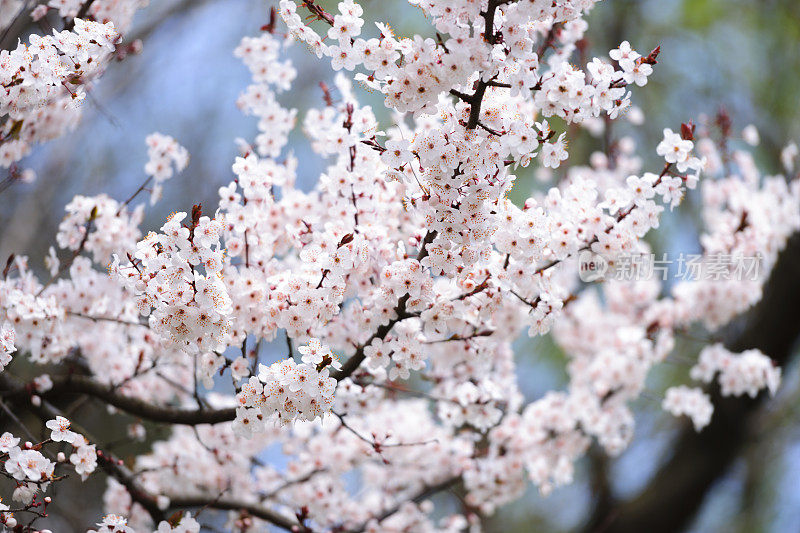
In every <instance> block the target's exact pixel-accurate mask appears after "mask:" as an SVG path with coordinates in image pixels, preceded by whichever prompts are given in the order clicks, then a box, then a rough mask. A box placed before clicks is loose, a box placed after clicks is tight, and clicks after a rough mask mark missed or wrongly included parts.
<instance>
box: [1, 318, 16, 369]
mask: <svg viewBox="0 0 800 533" xmlns="http://www.w3.org/2000/svg"><path fill="white" fill-rule="evenodd" d="M14 339H16V333H15V332H14V328H12V327H11V324H9V323H8V322H5V323H3V326H2V327H0V371H2V369H3V368H5V367H6V366H7V365H8V363H10V362H11V354H12V353H14V352H16V351H17V348H16V346H14Z"/></svg>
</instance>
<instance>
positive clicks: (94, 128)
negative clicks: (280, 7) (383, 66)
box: [0, 0, 800, 533]
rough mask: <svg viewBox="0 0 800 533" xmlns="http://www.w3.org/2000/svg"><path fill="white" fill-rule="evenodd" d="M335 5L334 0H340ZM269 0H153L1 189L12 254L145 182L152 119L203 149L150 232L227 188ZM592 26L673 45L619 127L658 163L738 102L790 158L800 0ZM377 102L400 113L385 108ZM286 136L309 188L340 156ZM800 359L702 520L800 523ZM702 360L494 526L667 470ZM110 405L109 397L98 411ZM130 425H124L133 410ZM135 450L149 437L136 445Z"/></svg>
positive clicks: (383, 16) (538, 375)
mask: <svg viewBox="0 0 800 533" xmlns="http://www.w3.org/2000/svg"><path fill="white" fill-rule="evenodd" d="M320 3H321V4H322V5H326V6H333V5H335V2H333V1H332V0H322V1H320ZM361 3H362V5H363V6H364V9H365V12H366V13H367V16H368V20H387V21H391V23H392V26H393V27H394V28H395V30H396V33H397V34H398V35H399V36H410V35H413V34H414V33H422V34H423V35H429V34H430V31H429V26H428V25H427V23H426V22H425V20H424V18H423V17H422V15H421V14H420V13H419V12H418V11H416V10H413V9H410V8H409V6H408V5H407V4H405V3H404V2H402V1H399V0H398V1H392V2H390V1H387V0H362V1H361ZM271 5H273V3H272V2H271V1H270V0H216V1H215V0H193V1H187V0H160V1H158V2H152V5H151V7H149V8H146V9H144V10H142V11H141V12H139V14H138V15H137V18H136V19H135V23H134V26H133V28H132V29H131V31H130V32H129V34H128V35H126V36H125V40H126V41H131V40H133V39H137V38H140V39H142V40H143V42H144V49H143V51H142V53H141V54H140V55H137V56H130V57H128V58H127V59H126V60H125V61H123V62H120V63H114V64H112V66H111V67H110V68H109V71H108V72H107V73H106V75H105V76H104V77H103V78H102V79H101V81H100V82H99V84H97V85H96V86H95V88H94V89H93V90H92V92H91V93H90V95H89V98H88V99H87V103H86V104H85V107H84V116H83V121H82V123H81V124H80V125H79V127H78V128H77V129H76V130H75V132H74V133H73V134H71V135H67V136H65V137H63V138H61V139H59V140H56V141H53V142H50V143H48V144H46V145H43V146H39V147H37V148H36V149H35V151H34V154H33V155H32V156H31V157H29V158H28V159H27V160H26V161H23V166H25V167H31V168H33V169H34V170H35V171H36V172H37V174H38V175H39V178H38V179H37V181H35V182H34V183H32V184H19V183H18V184H15V185H14V186H13V187H11V188H10V189H9V190H6V191H5V192H3V193H2V196H0V228H1V229H0V260H2V262H5V258H6V257H7V256H8V255H9V254H10V253H12V252H13V253H16V254H17V255H24V254H27V255H28V256H29V257H30V259H31V261H30V262H31V266H32V267H33V268H34V269H38V270H43V267H42V259H43V257H44V255H45V254H46V253H47V249H48V247H49V246H51V245H53V244H54V236H55V232H56V228H57V226H58V223H59V222H60V220H61V218H62V216H63V206H64V205H65V204H66V203H67V202H68V201H69V200H70V199H71V198H72V196H74V195H75V194H85V195H94V194H98V193H102V192H105V193H107V194H109V195H111V196H112V197H115V198H117V199H120V200H122V199H125V198H127V197H128V196H129V195H130V194H131V193H132V192H133V191H134V190H136V189H137V188H138V187H139V185H140V184H141V183H142V182H143V181H144V179H145V175H144V172H143V166H144V164H145V162H146V160H147V155H146V147H145V143H144V139H145V137H146V135H147V134H149V133H151V132H155V131H158V132H162V133H164V134H167V135H171V136H173V137H175V138H176V139H177V140H178V142H180V143H181V144H182V145H184V146H185V147H186V148H187V149H188V150H189V152H190V154H191V161H190V164H189V167H188V168H187V169H186V170H185V171H184V172H183V173H182V174H179V175H178V176H176V177H174V178H172V179H171V180H170V181H169V182H167V183H166V184H165V190H164V198H163V199H162V200H161V202H160V203H158V204H157V205H156V207H155V208H153V209H149V210H148V211H147V213H148V214H147V217H146V220H145V224H144V230H145V231H147V230H149V229H154V228H157V227H158V226H160V225H161V223H162V222H163V220H164V218H165V217H166V215H167V214H168V213H170V212H171V211H174V210H183V211H188V210H189V209H190V208H191V206H192V205H193V204H196V203H200V202H202V203H203V204H205V205H208V206H212V205H215V204H216V201H217V189H218V188H219V187H220V186H222V185H226V184H227V183H228V182H229V181H230V180H231V179H232V177H233V174H232V172H231V164H232V162H233V159H234V157H235V156H236V155H238V150H237V148H236V145H235V143H234V139H235V138H236V137H242V138H244V139H246V140H252V139H253V138H254V136H255V134H256V132H257V130H256V121H255V119H254V118H252V117H246V116H244V115H242V114H241V113H240V112H239V110H238V109H237V107H236V105H235V102H236V99H237V97H238V95H239V94H240V92H242V91H243V90H244V88H245V87H246V86H247V84H248V83H249V81H250V80H249V74H248V72H247V69H246V68H245V67H244V66H243V65H242V64H241V62H240V61H239V60H238V59H236V58H235V57H234V56H233V50H234V48H235V47H236V46H237V44H238V42H239V40H240V39H241V38H242V37H243V36H246V35H256V34H258V33H259V28H260V27H261V26H262V25H263V24H265V23H266V22H267V21H268V18H269V7H270V6H271ZM589 25H590V31H589V34H588V36H587V54H588V55H589V57H591V56H592V55H606V54H607V51H608V50H609V49H611V48H615V47H616V46H617V45H618V44H619V42H620V41H622V40H628V41H630V42H631V44H632V46H633V47H634V48H636V49H637V50H639V51H640V52H643V53H645V54H646V53H647V52H648V51H649V50H651V49H653V48H655V47H656V46H657V45H661V50H662V52H661V55H660V57H659V65H658V66H657V67H656V70H655V75H654V76H652V77H651V81H650V83H649V84H648V86H647V87H645V88H643V89H637V90H635V91H634V103H635V104H636V105H638V106H639V107H641V108H642V109H643V110H644V111H645V114H646V122H645V124H644V127H642V128H638V129H636V131H633V129H632V128H631V127H630V126H622V127H621V128H620V131H615V135H621V134H623V133H624V134H631V135H633V136H634V137H635V138H636V139H637V141H638V142H639V144H640V148H641V149H640V153H641V154H642V155H643V157H644V159H645V167H646V168H654V165H658V158H657V156H656V154H655V145H656V144H657V142H658V141H659V140H660V138H661V136H662V133H661V131H662V129H663V128H664V127H671V128H673V129H676V128H677V127H678V126H679V125H680V123H681V122H685V121H688V120H689V119H694V120H695V121H697V120H698V119H699V118H700V117H701V116H702V115H713V114H714V113H716V112H717V111H718V109H719V108H720V107H722V106H724V108H726V109H727V111H728V113H729V114H730V116H731V117H732V119H733V122H734V129H735V130H736V131H739V130H741V128H743V127H744V126H746V125H748V124H751V123H752V124H755V125H756V126H757V127H758V129H759V131H760V133H761V139H762V143H761V145H760V146H759V147H758V148H757V149H756V151H757V152H756V153H757V161H758V162H759V164H760V166H761V168H762V169H763V170H764V171H765V172H767V173H778V172H779V171H780V163H779V153H780V150H781V148H782V147H783V146H784V145H785V144H786V143H787V142H788V141H789V140H790V139H795V140H798V139H800V120H798V119H799V118H800V106H799V105H798V99H799V98H800V89H799V88H800V2H797V0H607V1H605V2H601V3H600V4H598V5H597V7H596V8H595V9H594V10H593V11H592V13H591V14H590V16H589ZM366 31H371V30H369V29H367V30H366ZM290 56H291V57H292V59H293V61H294V63H295V67H296V68H297V70H298V72H299V77H298V80H297V81H296V82H295V85H294V87H293V90H292V91H291V93H289V94H284V95H282V96H281V97H280V100H281V102H282V103H283V105H285V106H289V107H297V108H298V109H300V111H301V114H300V117H301V120H302V116H303V110H305V109H308V108H309V107H315V106H320V105H321V101H322V92H321V90H320V89H319V82H321V81H326V82H328V83H329V84H330V82H331V79H332V77H333V75H332V72H331V70H330V67H329V66H328V65H327V63H326V62H324V61H321V60H317V58H316V57H315V56H313V55H311V54H309V53H308V52H307V51H306V49H305V48H304V47H302V46H298V47H294V48H293V49H292V51H291V53H290ZM357 90H358V91H359V94H360V95H362V96H363V101H365V102H369V103H371V104H372V105H373V107H374V108H375V109H376V110H382V105H381V102H380V98H378V97H377V95H374V94H368V93H366V92H365V91H361V90H360V89H357ZM378 115H379V117H380V118H381V119H383V120H384V124H385V123H386V122H385V120H386V118H387V114H386V113H384V112H382V111H380V112H379V113H378ZM626 128H627V129H626ZM579 135H580V138H571V141H572V142H571V145H570V148H571V150H570V151H571V161H573V162H574V163H583V162H585V161H587V158H588V155H589V153H590V152H591V151H593V150H597V149H599V148H601V146H602V145H601V141H600V140H598V139H594V138H591V137H589V136H588V134H586V133H579ZM288 148H289V149H290V150H292V151H294V152H295V154H297V155H298V156H300V157H299V159H300V170H299V172H298V174H299V179H298V184H299V186H300V187H301V188H304V189H308V188H310V187H312V186H313V184H314V183H315V182H316V180H317V177H318V175H319V172H320V170H321V169H322V168H323V164H324V161H321V160H319V159H316V158H315V157H314V156H313V154H311V152H310V150H309V148H308V146H307V144H306V142H305V140H304V138H303V135H302V132H301V131H300V128H297V130H296V131H295V133H293V136H292V137H291V139H290V145H289V147H288ZM648 163H652V165H648ZM529 174H530V173H529ZM534 188H541V184H539V183H538V182H537V181H536V180H535V179H534V178H533V176H532V175H524V176H523V177H522V179H521V180H520V181H519V182H518V184H517V185H516V186H515V189H514V193H515V195H516V196H517V199H521V198H525V197H527V196H528V195H529V194H530V193H531V191H532V190H533V189H534ZM691 204H692V202H687V205H688V206H691ZM695 205H696V204H695ZM695 220H696V213H692V212H691V207H684V208H683V209H682V210H677V211H675V212H674V213H671V214H668V215H667V220H666V221H665V229H666V231H665V232H664V233H661V234H660V235H659V237H658V240H657V241H654V242H653V243H652V244H653V246H654V247H655V249H656V250H657V251H658V250H665V249H669V250H675V249H677V250H678V251H683V252H694V251H696V250H698V249H699V245H698V244H697V229H696V225H695V222H694V221H695ZM684 344H685V345H681V346H679V347H678V349H679V350H682V351H684V352H685V353H686V355H687V358H690V357H692V356H693V355H694V354H695V353H696V352H697V351H698V350H699V348H700V345H699V344H698V343H696V342H695V343H692V342H691V340H687V341H686V342H685V343H684ZM517 351H518V354H519V356H518V362H519V365H520V369H521V370H520V386H521V387H522V390H523V392H524V393H525V394H526V396H527V397H528V398H529V399H531V400H532V399H536V398H538V397H540V396H541V395H542V394H544V392H546V391H547V390H549V389H552V388H554V387H555V388H558V387H561V386H563V385H564V383H565V377H566V376H565V373H564V357H563V354H561V353H560V351H559V349H558V348H557V347H556V346H555V345H554V344H553V343H552V342H551V341H550V340H549V339H548V338H542V339H539V340H536V341H530V340H528V339H524V340H520V341H519V343H518V346H517ZM795 367H796V365H795V364H790V365H789V366H788V367H786V368H784V382H783V385H782V388H781V391H780V393H779V394H778V396H777V397H776V398H775V399H773V400H771V401H770V402H769V403H768V404H767V405H766V406H764V408H763V409H761V410H760V411H759V412H758V413H757V416H756V417H755V418H754V419H753V420H754V421H753V420H751V422H752V424H751V425H752V426H753V427H752V428H749V429H748V432H749V433H748V438H747V440H746V444H745V445H744V446H743V447H742V448H741V453H740V454H739V456H738V458H737V459H736V460H735V461H734V463H733V467H732V468H730V469H728V470H727V471H726V473H725V474H724V475H722V476H720V477H719V478H718V479H717V480H716V481H715V482H714V484H713V486H712V488H711V490H710V491H709V492H708V494H707V496H706V497H705V499H704V500H703V504H702V507H701V509H700V512H699V514H698V515H697V516H696V517H695V518H694V520H693V521H692V525H691V527H690V530H691V531H703V532H705V531H726V532H728V531H734V532H760V531H776V532H783V531H798V530H800V484H798V482H797V479H800V439H798V437H800V418H798V417H797V416H796V415H797V414H798V412H797V411H798V407H800V387H799V386H798V372H797V370H796V368H795ZM687 370H688V365H687V367H680V366H669V365H662V367H661V368H660V369H659V370H658V371H656V372H655V373H654V374H653V375H652V376H651V378H650V381H649V382H648V392H647V393H646V394H645V396H644V397H643V398H642V399H641V400H640V401H639V402H637V404H636V406H635V407H636V411H637V418H636V420H637V428H636V437H635V441H634V443H633V444H632V446H631V447H630V448H629V449H628V450H627V451H626V452H624V453H623V454H622V455H621V456H620V457H619V458H617V459H614V460H609V459H602V458H601V457H600V455H599V454H597V456H595V454H590V457H589V458H588V459H586V460H585V461H583V462H582V463H581V464H580V465H579V466H580V468H579V472H578V477H577V480H576V482H575V483H574V484H573V485H571V486H568V487H566V488H561V489H558V490H556V491H555V492H554V493H553V494H552V495H550V496H549V497H548V498H542V497H540V496H539V495H538V493H537V491H536V490H535V489H533V488H531V489H529V491H528V493H527V494H526V496H525V497H524V498H523V499H521V500H520V501H518V502H516V503H514V504H512V505H509V506H507V507H505V508H502V509H500V510H499V511H498V513H497V514H496V516H495V517H493V518H492V519H490V520H489V521H488V522H487V530H489V531H496V532H506V533H515V532H529V531H542V532H550V531H553V532H560V531H573V530H578V529H581V528H583V527H584V526H585V524H586V523H587V520H589V517H590V516H591V513H592V509H593V508H594V507H595V506H596V505H598V501H599V499H601V498H605V497H606V496H607V493H608V491H610V492H611V493H613V494H614V495H615V497H617V498H620V499H625V498H628V497H631V496H633V495H635V494H636V493H637V492H639V491H640V490H641V489H643V488H645V487H647V486H648V485H649V484H652V483H653V479H652V478H653V476H654V473H655V472H656V470H657V468H658V466H659V465H661V464H662V463H663V462H664V461H665V460H666V459H667V458H668V457H669V453H670V445H671V444H672V443H673V442H674V440H675V439H676V438H677V435H678V432H679V431H680V430H681V426H679V425H678V423H677V422H676V421H675V420H674V419H673V418H672V417H670V416H669V415H667V414H665V413H663V412H662V411H661V408H660V403H661V398H663V391H664V389H665V388H666V387H667V386H669V385H671V384H675V383H676V382H677V381H679V380H681V379H685V376H686V374H687ZM81 408H82V409H90V408H91V407H89V406H82V407H81ZM97 414H98V415H102V414H103V413H102V412H100V410H99V409H98V413H97ZM6 422H7V421H0V424H5V423H6ZM96 425H97V427H96V428H94V429H95V431H96V432H100V433H108V432H112V433H113V432H114V431H115V429H114V428H113V426H108V417H105V416H101V417H100V418H98V421H97V424H96ZM101 426H102V427H101ZM90 429H91V428H90ZM118 431H119V432H120V433H121V434H123V435H124V425H120V428H119V430H118ZM150 435H151V437H158V436H159V435H158V433H157V432H153V433H151V434H150ZM108 440H113V438H109V439H108ZM144 446H146V444H145V445H144ZM125 451H126V452H127V453H134V452H136V451H137V449H136V448H135V447H133V446H128V447H127V448H125ZM92 479H93V481H90V482H89V483H87V484H86V485H81V489H80V490H81V491H80V493H77V494H73V495H66V496H68V497H71V498H74V501H75V502H76V505H75V506H72V507H69V506H64V508H63V509H60V510H59V513H61V516H62V519H63V524H64V527H65V529H64V531H69V530H73V529H75V530H78V529H79V528H80V527H84V528H85V526H86V525H88V524H90V523H92V522H93V521H94V520H95V519H96V518H97V517H99V516H102V510H101V509H99V507H98V506H97V505H95V504H92V503H91V502H98V501H99V498H98V497H97V495H98V494H99V493H100V492H101V491H102V490H103V487H104V484H103V482H102V480H100V479H98V477H94V478H92ZM56 490H59V489H58V488H56ZM64 497H65V496H64V495H62V496H61V497H60V498H59V499H61V498H64ZM687 497H688V496H687ZM59 499H57V501H59ZM62 501H63V500H62Z"/></svg>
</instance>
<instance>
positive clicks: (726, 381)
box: [690, 344, 781, 398]
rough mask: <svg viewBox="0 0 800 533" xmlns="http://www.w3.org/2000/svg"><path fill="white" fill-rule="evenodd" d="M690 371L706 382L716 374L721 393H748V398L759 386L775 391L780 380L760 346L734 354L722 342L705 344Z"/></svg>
mask: <svg viewBox="0 0 800 533" xmlns="http://www.w3.org/2000/svg"><path fill="white" fill-rule="evenodd" d="M717 373H719V376H718V377H717ZM690 375H691V377H692V379H696V380H699V381H703V382H705V383H709V382H711V381H712V380H714V378H715V377H717V381H719V385H720V387H721V389H722V395H723V396H742V395H743V394H747V395H748V396H750V397H751V398H755V397H756V395H757V394H758V393H759V391H761V389H767V390H768V391H769V393H770V394H771V395H775V392H776V391H777V390H778V385H779V384H780V381H781V369H780V368H777V367H775V365H774V364H773V363H772V360H771V359H770V358H769V357H767V356H766V355H764V354H763V353H761V352H760V351H759V350H746V351H744V352H742V353H740V354H735V353H731V352H730V351H728V350H727V349H725V347H724V346H722V345H721V344H713V345H711V346H708V347H706V348H704V349H703V351H702V352H700V356H699V358H698V360H697V364H696V365H695V366H693V367H692V370H691V374H690Z"/></svg>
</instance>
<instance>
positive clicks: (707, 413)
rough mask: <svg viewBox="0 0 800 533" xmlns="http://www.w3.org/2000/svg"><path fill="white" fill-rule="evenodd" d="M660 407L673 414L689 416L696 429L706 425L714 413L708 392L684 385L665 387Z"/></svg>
mask: <svg viewBox="0 0 800 533" xmlns="http://www.w3.org/2000/svg"><path fill="white" fill-rule="evenodd" d="M661 407H662V409H664V410H665V411H667V412H669V413H671V414H673V415H675V416H681V415H686V416H688V417H689V418H691V419H692V424H694V429H695V430H696V431H700V430H701V429H703V428H704V427H706V426H707V425H708V423H709V422H711V415H712V414H713V413H714V406H713V405H711V399H710V398H709V397H708V394H705V393H704V392H703V391H701V390H700V389H697V388H691V387H685V386H680V387H670V388H669V389H667V392H666V394H665V396H664V401H663V402H661Z"/></svg>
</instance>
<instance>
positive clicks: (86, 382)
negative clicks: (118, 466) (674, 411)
mask: <svg viewBox="0 0 800 533" xmlns="http://www.w3.org/2000/svg"><path fill="white" fill-rule="evenodd" d="M0 387H2V389H3V391H2V392H0V397H2V398H4V399H5V398H9V399H13V398H19V397H24V396H30V395H31V391H30V390H29V389H28V388H27V387H25V386H21V385H17V384H14V383H12V382H11V381H10V380H9V379H8V378H7V377H5V376H2V375H0ZM69 393H75V394H85V395H87V396H91V397H93V398H97V399H99V400H102V401H103V402H105V403H107V404H109V405H113V406H114V407H116V408H117V409H119V410H121V411H124V412H126V413H128V414H130V415H134V416H138V417H140V418H144V419H146V420H150V421H152V422H163V423H167V424H181V425H188V426H194V425H197V424H218V423H220V422H229V421H231V420H233V419H234V418H236V409H234V408H226V409H180V408H177V407H168V406H161V405H155V404H152V403H149V402H146V401H144V400H139V399H137V398H133V397H130V396H125V395H123V394H120V393H119V392H116V391H115V390H114V387H112V386H109V385H104V384H102V383H99V382H97V381H95V380H93V379H92V378H89V377H87V376H79V375H71V376H62V377H54V378H53V388H52V389H50V390H48V391H47V392H46V393H43V394H40V396H43V397H52V396H56V395H58V394H69Z"/></svg>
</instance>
